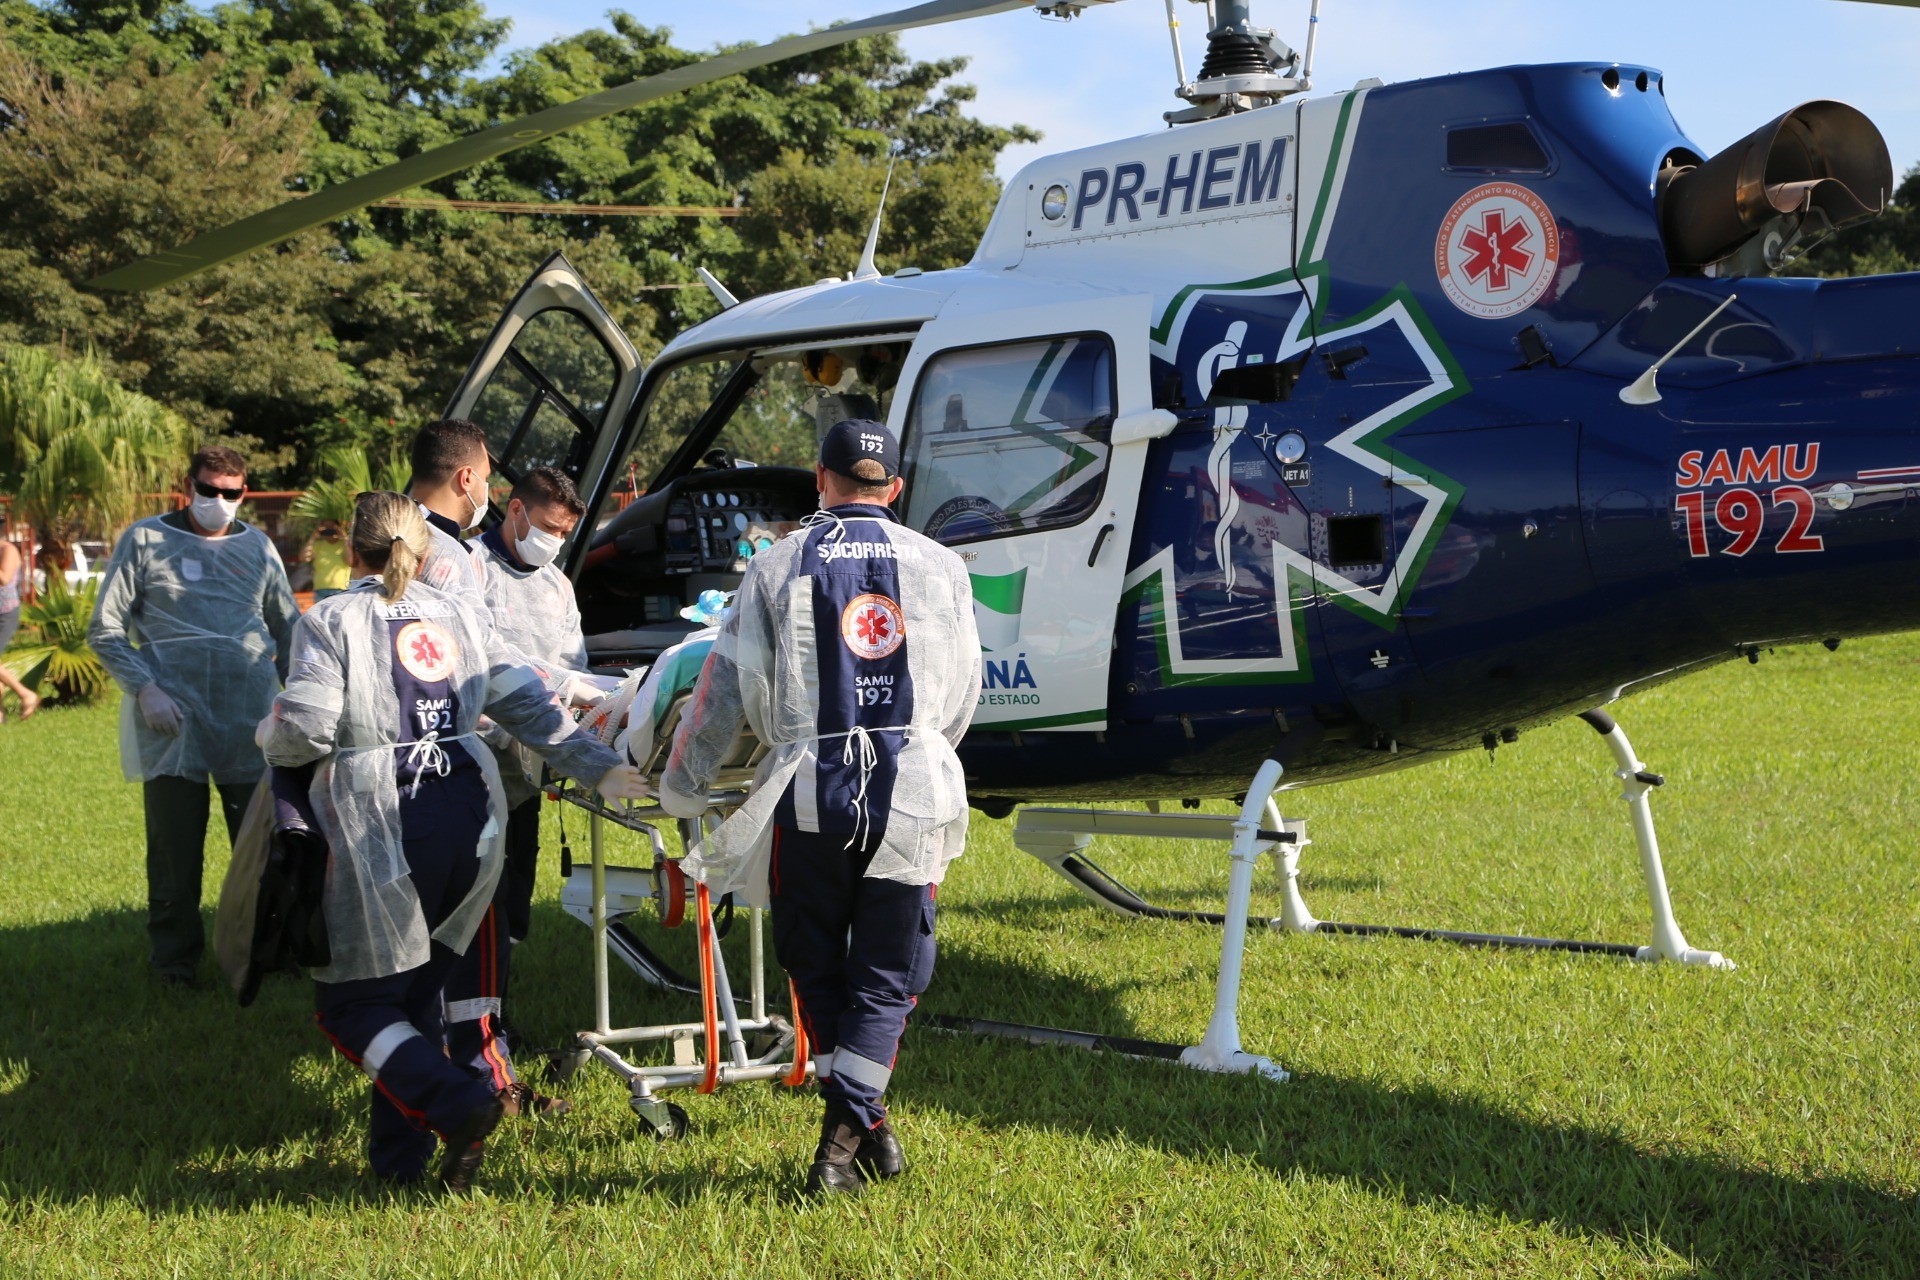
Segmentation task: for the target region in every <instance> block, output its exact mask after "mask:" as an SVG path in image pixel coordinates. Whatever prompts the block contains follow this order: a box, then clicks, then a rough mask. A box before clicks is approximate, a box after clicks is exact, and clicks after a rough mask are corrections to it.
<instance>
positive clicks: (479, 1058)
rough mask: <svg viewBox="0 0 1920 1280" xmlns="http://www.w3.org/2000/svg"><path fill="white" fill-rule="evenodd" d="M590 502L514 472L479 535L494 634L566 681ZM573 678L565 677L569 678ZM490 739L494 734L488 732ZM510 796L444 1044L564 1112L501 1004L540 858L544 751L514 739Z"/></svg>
mask: <svg viewBox="0 0 1920 1280" xmlns="http://www.w3.org/2000/svg"><path fill="white" fill-rule="evenodd" d="M585 510H586V508H585V506H584V505H583V504H582V503H581V501H580V496H579V494H577V493H576V492H575V491H574V488H573V481H572V480H570V479H568V478H567V473H566V472H564V471H561V470H560V469H559V468H557V467H535V468H534V469H533V470H531V471H529V472H527V473H526V474H525V475H523V476H521V477H520V480H519V482H518V483H516V484H515V485H514V486H513V496H512V497H511V498H509V499H508V501H507V515H506V519H505V520H503V521H502V522H501V523H499V524H497V525H495V526H494V527H493V528H492V529H490V530H488V531H487V533H486V534H485V535H484V536H483V537H481V539H480V546H481V548H482V550H483V552H484V559H485V562H486V582H485V587H484V594H485V600H486V605H487V611H488V613H489V614H491V615H492V619H493V627H494V630H495V632H496V633H497V634H498V636H499V638H500V639H501V640H502V641H504V642H505V643H506V644H507V645H509V646H511V647H512V648H513V649H514V650H516V651H517V652H518V653H519V654H520V655H521V657H522V658H524V659H526V660H527V661H529V662H531V663H533V664H534V665H535V666H536V667H537V668H538V669H540V670H542V671H544V672H545V673H546V674H547V676H548V681H547V684H548V687H549V688H556V689H562V690H563V691H564V687H566V686H567V685H571V684H572V683H573V682H576V681H578V680H580V679H582V678H583V677H584V673H585V671H586V666H587V649H586V641H585V640H584V639H583V638H582V636H581V634H580V609H579V606H578V605H577V604H576V603H575V601H574V597H573V583H571V582H569V581H568V580H567V575H566V574H564V573H562V572H561V571H560V568H559V566H558V565H556V564H555V563H554V559H555V557H557V556H558V555H559V554H560V548H561V547H562V546H563V545H564V544H565V543H566V540H567V537H568V535H569V534H571V533H572V532H573V528H574V526H575V525H576V524H578V523H579V522H580V516H581V515H582V513H584V512H585ZM569 678H570V679H569ZM489 741H490V742H492V741H493V740H492V739H489ZM494 759H495V761H496V762H497V763H498V764H499V767H500V781H501V784H502V786H503V787H504V788H505V791H506V797H507V837H506V866H505V869H504V870H502V872H501V873H500V887H499V888H498V889H496V890H495V891H494V898H493V905H492V906H491V907H490V908H488V910H487V914H486V918H485V919H484V920H483V921H482V922H481V925H480V933H479V935H478V938H477V939H476V941H475V943H474V945H473V946H472V947H470V948H468V950H467V954H466V955H464V956H462V957H461V958H460V960H459V962H458V963H457V964H455V965H454V970H453V974H452V975H451V976H450V977H449V978H448V979H447V1044H448V1049H449V1051H450V1053H451V1055H452V1057H453V1060H454V1061H455V1062H458V1063H463V1064H465V1065H467V1066H468V1067H470V1068H472V1069H474V1070H475V1071H476V1072H479V1073H481V1074H483V1075H485V1076H487V1077H488V1078H489V1079H491V1080H492V1081H493V1084H494V1087H495V1088H496V1089H498V1090H500V1091H501V1098H502V1101H504V1102H505V1103H506V1108H507V1114H509V1115H526V1116H535V1115H546V1116H553V1115H561V1114H564V1113H565V1112H566V1111H567V1109H568V1106H567V1103H565V1102H564V1101H561V1100H559V1099H556V1098H548V1097H544V1096H542V1095H541V1094H539V1093H537V1092H535V1091H534V1089H533V1088H532V1086H530V1085H528V1084H525V1083H522V1082H520V1081H519V1080H518V1079H517V1078H516V1076H515V1073H514V1070H513V1065H512V1058H511V1054H512V1050H513V1048H514V1047H515V1046H514V1044H513V1036H512V1033H511V1031H510V1030H509V1029H508V1027H509V1024H508V1022H507V1019H506V1017H505V1014H504V1012H503V1010H502V1007H501V1006H502V1002H503V1001H504V1000H505V998H506V994H507V978H508V962H509V960H510V958H511V956H512V953H513V948H514V947H515V946H516V945H518V944H519V943H521V942H523V941H525V940H526V937H527V928H528V924H529V921H530V917H531V915H532V904H533V886H534V879H535V873H536V870H537V868H538V866H539V861H540V790H539V787H538V785H537V780H538V775H539V768H540V761H539V760H538V759H537V758H532V757H530V756H529V754H528V753H527V751H526V749H525V748H524V747H522V746H520V745H519V744H517V743H515V742H513V741H511V740H510V739H508V740H505V741H501V742H497V743H494Z"/></svg>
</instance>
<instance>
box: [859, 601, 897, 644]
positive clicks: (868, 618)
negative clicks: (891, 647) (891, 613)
mask: <svg viewBox="0 0 1920 1280" xmlns="http://www.w3.org/2000/svg"><path fill="white" fill-rule="evenodd" d="M888 625H889V623H888V619H887V615H886V612H885V610H882V609H868V610H866V611H865V612H863V613H862V614H861V615H860V616H859V617H858V618H855V619H854V621H853V629H854V631H855V632H856V633H858V635H859V636H860V643H861V644H864V645H866V646H868V647H869V648H873V649H878V648H879V647H880V646H881V645H883V644H885V643H886V642H887V627H888Z"/></svg>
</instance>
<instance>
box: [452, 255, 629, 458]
mask: <svg viewBox="0 0 1920 1280" xmlns="http://www.w3.org/2000/svg"><path fill="white" fill-rule="evenodd" d="M642 372H643V368H642V366H641V363H640V353H639V352H637V351H635V350H634V348H633V343H631V342H629V341H628V340H627V335H626V334H625V333H623V332H622V331H621V329H620V326H619V325H617V324H615V323H614V322H613V317H612V316H610V315H608V314H607V310H606V308H605V307H603V306H601V305H600V301H599V299H597V298H595V297H594V296H593V292H592V291H591V290H590V289H588V288H587V284H586V281H584V280H582V279H581V278H580V274H579V273H578V272H577V271H575V270H574V269H573V265H572V264H571V263H569V262H568V261H567V259H566V257H565V256H564V255H562V254H558V253H556V254H554V255H553V256H552V257H551V258H548V259H547V260H546V261H545V262H544V263H542V264H541V265H540V269H539V270H537V271H535V272H534V273H533V277H532V278H531V279H529V280H528V281H527V283H526V284H525V285H523V286H521V289H520V292H519V293H518V294H517V295H515V297H514V299H513V302H512V303H511V304H510V305H509V306H508V307H507V310H506V312H505V314H503V315H502V316H501V317H500V320H499V322H498V323H497V324H495V325H494V327H493V332H492V333H491V334H489V335H488V336H487V340H486V342H485V343H484V344H483V345H482V346H481V348H480V351H479V354H478V355H476V356H474V358H473V363H472V364H471V365H469V366H468V368H467V373H466V376H465V377H463V378H462V379H461V380H460V385H459V386H458V387H456V388H455V389H454V392H453V397H452V399H451V400H449V401H448V403H447V413H446V416H447V417H449V418H469V419H471V420H473V421H474V422H476V423H478V424H479V425H480V426H481V427H482V428H483V429H484V430H485V431H486V433H487V450H488V452H489V453H490V454H492V456H493V467H494V485H495V491H496V495H497V494H498V492H499V490H500V486H502V484H503V483H504V484H506V485H511V484H512V483H513V482H515V481H517V480H518V479H519V478H520V477H521V476H523V475H525V474H526V473H527V472H528V471H530V470H532V469H533V468H535V467H558V468H560V469H561V470H562V471H564V472H566V473H567V475H568V476H569V477H570V478H571V479H572V480H573V482H574V484H575V485H576V486H577V487H578V488H579V489H580V491H581V492H582V493H586V492H588V491H589V490H590V488H591V484H592V481H593V480H594V479H595V478H596V477H597V476H598V475H599V473H600V471H601V469H602V468H604V467H605V466H606V465H607V455H608V453H609V451H610V450H611V449H612V447H613V438H614V436H615V435H617V434H618V428H619V426H620V424H621V423H622V422H624V421H625V420H626V417H627V411H628V409H629V408H631V407H632V404H633V399H634V396H635V395H636V394H637V393H638V391H639V389H640V375H641V373H642Z"/></svg>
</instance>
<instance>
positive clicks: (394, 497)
mask: <svg viewBox="0 0 1920 1280" xmlns="http://www.w3.org/2000/svg"><path fill="white" fill-rule="evenodd" d="M347 539H348V541H349V542H350V543H351V544H352V546H353V554H354V555H355V556H356V557H358V559H359V560H360V561H361V563H363V564H365V565H366V566H367V567H368V568H370V569H376V570H378V571H379V572H380V579H381V584H382V586H381V592H380V594H381V596H382V597H383V598H384V599H386V600H387V601H388V602H389V603H391V602H393V601H396V600H399V599H401V598H402V597H404V596H405V595H406V594H407V588H408V587H410V586H412V585H413V580H414V578H415V576H416V575H418V574H419V572H420V565H421V563H422V562H423V561H424V560H426V558H427V551H428V549H429V548H430V547H431V546H432V545H433V541H432V537H431V535H430V534H429V533H428V532H427V521H426V518H425V517H424V516H422V515H421V514H420V504H419V503H417V502H415V501H414V500H413V499H412V498H408V497H405V496H404V495H402V494H398V493H390V492H375V493H363V494H361V495H360V496H359V497H358V498H356V499H354V504H353V528H352V529H351V530H350V531H349V532H348V534H347Z"/></svg>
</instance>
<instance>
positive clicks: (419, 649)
mask: <svg viewBox="0 0 1920 1280" xmlns="http://www.w3.org/2000/svg"><path fill="white" fill-rule="evenodd" d="M413 660H414V661H415V662H418V663H420V664H421V665H422V666H426V667H437V666H439V665H440V664H441V663H443V662H445V661H446V660H447V655H446V654H445V653H443V652H441V650H440V646H439V645H437V644H435V643H434V642H433V638H432V637H431V636H415V637H414V638H413Z"/></svg>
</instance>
